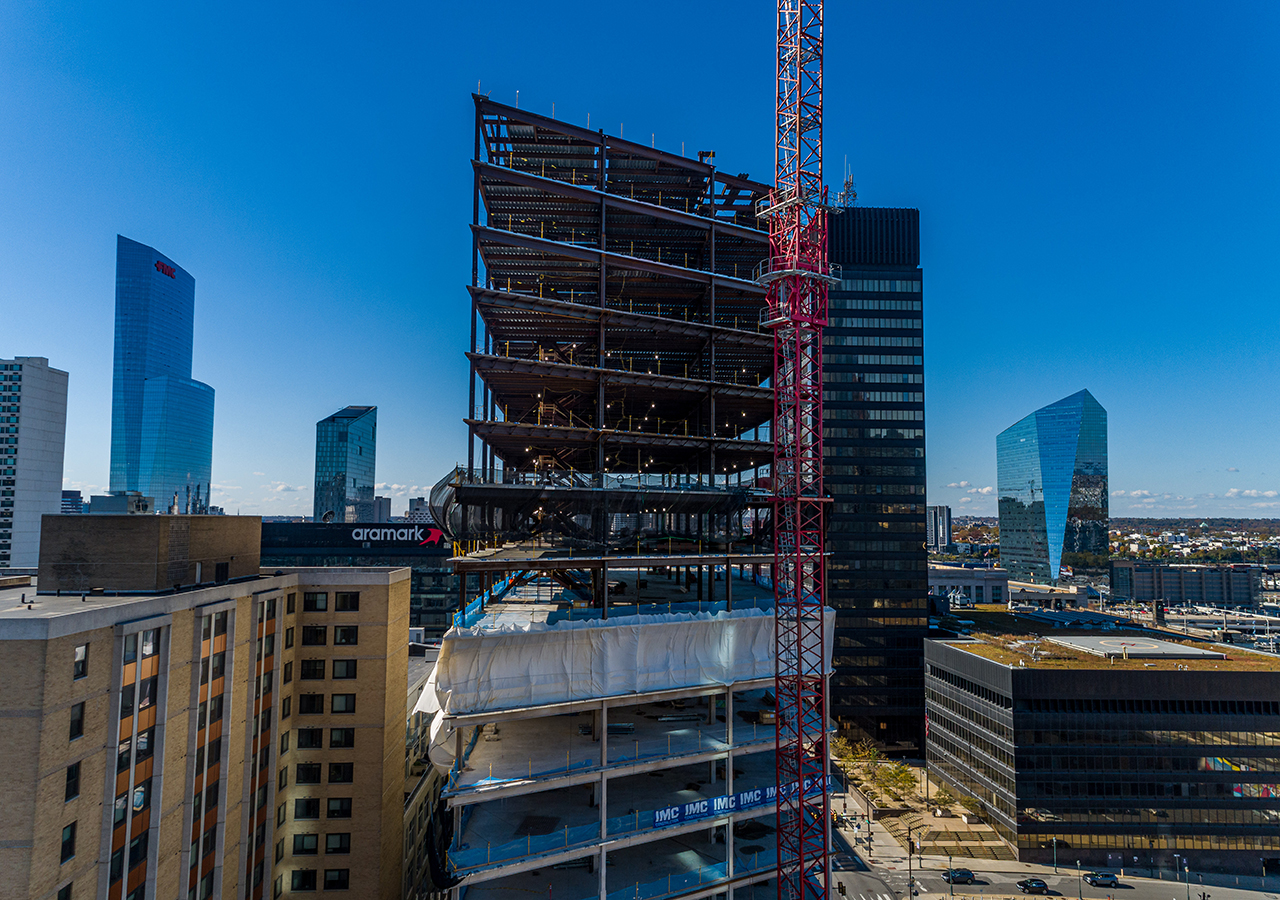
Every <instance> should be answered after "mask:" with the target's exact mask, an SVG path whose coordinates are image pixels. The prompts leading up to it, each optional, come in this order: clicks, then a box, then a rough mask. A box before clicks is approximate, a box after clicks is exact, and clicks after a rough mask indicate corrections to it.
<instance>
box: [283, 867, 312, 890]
mask: <svg viewBox="0 0 1280 900" xmlns="http://www.w3.org/2000/svg"><path fill="white" fill-rule="evenodd" d="M289 889H290V890H294V891H314V890H315V889H316V870H315V869H294V870H293V875H292V878H291V880H290V883H289Z"/></svg>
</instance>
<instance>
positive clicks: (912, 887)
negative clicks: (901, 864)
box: [907, 825, 916, 898]
mask: <svg viewBox="0 0 1280 900" xmlns="http://www.w3.org/2000/svg"><path fill="white" fill-rule="evenodd" d="M913 847H915V841H913V840H912V838H911V826H910V825H908V826H907V897H908V898H911V897H914V896H915V895H916V880H915V877H914V876H913V875H912V874H911V850H912V848H913Z"/></svg>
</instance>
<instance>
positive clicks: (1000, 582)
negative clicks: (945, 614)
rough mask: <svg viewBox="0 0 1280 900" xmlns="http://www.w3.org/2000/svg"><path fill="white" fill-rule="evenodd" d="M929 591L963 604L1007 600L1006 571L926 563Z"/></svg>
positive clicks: (1007, 583) (983, 567)
mask: <svg viewBox="0 0 1280 900" xmlns="http://www.w3.org/2000/svg"><path fill="white" fill-rule="evenodd" d="M943 508H944V509H945V507H943ZM929 593H931V594H942V595H944V596H947V597H952V598H954V602H956V603H960V604H964V605H970V604H974V603H1006V602H1008V600H1009V571H1008V570H1007V569H999V568H987V567H985V566H949V565H944V564H940V563H929Z"/></svg>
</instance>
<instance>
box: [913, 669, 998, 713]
mask: <svg viewBox="0 0 1280 900" xmlns="http://www.w3.org/2000/svg"><path fill="white" fill-rule="evenodd" d="M928 668H929V676H930V677H931V678H936V679H938V680H939V681H942V682H945V683H946V684H949V685H951V686H952V687H953V688H958V689H959V690H962V691H964V692H965V693H966V694H972V695H973V696H975V697H980V698H981V699H983V700H986V701H987V702H988V703H994V704H995V705H996V706H1001V707H1004V708H1005V709H1013V700H1012V699H1011V698H1009V697H1006V696H1005V695H1004V694H1000V693H997V692H995V691H993V690H991V689H990V688H987V687H983V686H982V685H980V684H978V683H977V682H974V681H970V680H969V679H968V678H962V677H960V676H959V675H957V674H955V673H954V672H948V671H947V670H946V669H943V668H940V667H938V666H934V665H930V666H929V667H928Z"/></svg>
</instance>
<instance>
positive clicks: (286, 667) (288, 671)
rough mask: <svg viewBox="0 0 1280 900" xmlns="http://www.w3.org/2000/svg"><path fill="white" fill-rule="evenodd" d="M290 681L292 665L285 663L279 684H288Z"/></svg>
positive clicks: (291, 679)
mask: <svg viewBox="0 0 1280 900" xmlns="http://www.w3.org/2000/svg"><path fill="white" fill-rule="evenodd" d="M291 681H293V663H291V662H287V663H285V664H284V675H283V676H282V677H281V679H280V683H281V684H288V683H289V682H291Z"/></svg>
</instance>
